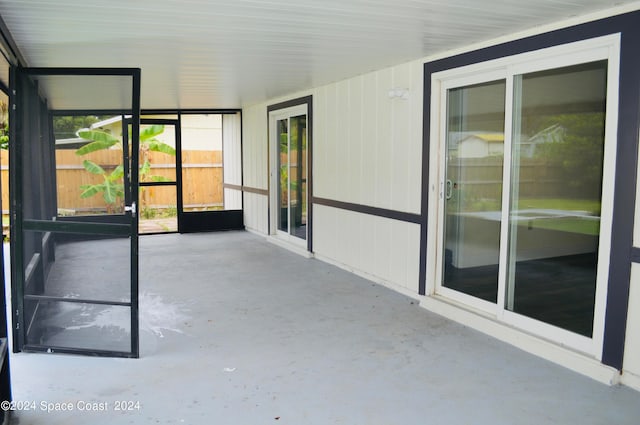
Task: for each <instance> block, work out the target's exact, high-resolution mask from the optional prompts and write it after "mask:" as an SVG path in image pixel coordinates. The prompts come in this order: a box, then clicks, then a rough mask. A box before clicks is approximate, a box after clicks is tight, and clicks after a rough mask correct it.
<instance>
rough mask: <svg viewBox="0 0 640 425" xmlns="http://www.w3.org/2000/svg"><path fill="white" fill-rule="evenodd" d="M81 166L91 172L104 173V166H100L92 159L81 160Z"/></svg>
mask: <svg viewBox="0 0 640 425" xmlns="http://www.w3.org/2000/svg"><path fill="white" fill-rule="evenodd" d="M82 166H83V167H84V169H85V170H87V171H88V172H90V173H91V174H104V173H105V171H104V168H102V167H101V166H99V165H98V164H96V163H95V162H93V161H89V160H88V159H85V160H84V161H82Z"/></svg>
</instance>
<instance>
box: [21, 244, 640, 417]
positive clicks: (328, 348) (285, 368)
mask: <svg viewBox="0 0 640 425" xmlns="http://www.w3.org/2000/svg"><path fill="white" fill-rule="evenodd" d="M140 255H141V277H142V278H141V285H140V286H141V287H140V291H141V293H142V298H141V354H142V358H141V359H138V360H127V359H105V358H90V357H79V356H66V355H47V354H25V353H20V354H16V355H13V356H12V358H11V361H12V375H13V391H14V399H15V400H16V401H22V402H24V401H28V402H31V403H35V405H34V404H31V405H29V406H28V407H35V409H33V410H29V411H21V412H17V414H15V415H14V419H13V421H12V423H13V424H20V425H39V424H47V425H55V424H65V425H69V424H89V423H90V424H96V425H100V424H110V425H111V424H203V425H204V424H212V423H216V424H231V425H234V424H250V425H259V424H292V425H311V424H318V425H320V424H322V425H326V424H346V425H360V424H362V425H375V424H381V425H393V424H399V425H400V424H402V425H411V424H430V425H437V424H447V425H451V424H493V425H497V424H509V425H512V424H535V425H540V424H581V425H585V424H634V425H636V424H638V423H640V393H638V392H635V391H632V390H630V389H628V388H625V387H608V386H606V385H603V384H600V383H597V382H595V381H593V380H590V379H588V378H585V377H583V376H580V375H578V374H575V373H573V372H571V371H568V370H566V369H564V368H561V367H559V366H556V365H554V364H551V363H549V362H546V361H544V360H541V359H539V358H536V357H534V356H531V355H529V354H526V353H524V352H522V351H519V350H517V349H515V348H513V347H511V346H508V345H505V344H504V343H501V342H499V341H497V340H494V339H492V338H490V337H488V336H486V335H483V334H480V333H478V332H475V331H473V330H470V329H468V328H465V327H463V326H461V325H458V324H456V323H453V322H451V321H449V320H446V319H444V318H442V317H439V316H436V315H435V314H432V313H430V312H428V311H426V310H424V309H422V308H420V307H419V306H418V305H417V303H416V302H415V301H413V300H411V299H409V298H407V297H405V296H402V295H400V294H398V293H395V292H393V291H390V290H388V289H386V288H383V287H381V286H379V285H376V284H373V283H371V282H369V281H367V280H365V279H361V278H359V277H356V276H354V275H352V274H350V273H347V272H345V271H343V270H340V269H337V268H335V267H332V266H329V265H327V264H324V263H322V262H320V261H317V260H313V259H311V260H310V259H305V258H302V257H300V256H297V255H295V254H293V253H290V252H288V251H286V250H283V249H281V248H279V247H277V246H275V245H273V244H270V243H268V242H266V241H265V240H264V239H263V238H260V237H257V236H255V235H252V234H249V233H246V232H225V233H216V234H197V235H177V234H172V235H155V236H147V237H143V238H141V250H140ZM83 402H95V403H103V404H101V405H96V407H98V408H99V407H104V408H106V411H102V412H85V411H80V408H82V407H83ZM122 402H129V404H128V405H127V404H126V403H125V404H123V403H122ZM47 403H52V404H51V405H48V404H47ZM53 403H71V408H72V411H70V412H69V411H67V412H65V411H59V410H60V407H61V406H56V405H53ZM136 403H139V404H136ZM117 405H119V407H125V408H128V407H130V408H132V410H128V411H116V410H115V408H116V407H117ZM47 406H51V407H52V409H54V411H52V412H49V413H47V412H46V410H43V409H44V408H46V407H47Z"/></svg>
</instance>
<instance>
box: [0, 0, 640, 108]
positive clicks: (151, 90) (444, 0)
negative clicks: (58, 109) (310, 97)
mask: <svg viewBox="0 0 640 425" xmlns="http://www.w3.org/2000/svg"><path fill="white" fill-rule="evenodd" d="M625 3H629V4H633V3H637V2H633V1H620V0H618V1H606V0H296V1H291V0H106V1H105V0H0V16H2V18H3V20H4V21H5V23H6V25H7V27H8V29H9V31H10V32H11V34H12V35H13V38H14V39H15V41H16V44H17V46H18V48H19V50H20V51H21V53H22V55H23V56H24V58H25V60H26V61H27V63H28V65H29V66H36V67H140V68H142V107H143V108H145V109H160V108H162V109H165V108H183V109H184V108H235V107H241V106H242V105H248V104H252V103H256V102H259V101H264V100H267V99H270V98H273V97H276V96H280V95H285V94H289V93H293V92H295V91H298V90H303V89H307V88H311V87H315V86H319V85H322V84H326V83H329V82H332V81H337V80H341V79H344V78H348V77H352V76H355V75H359V74H362V73H365V72H368V71H372V70H376V69H381V68H384V67H386V66H390V65H395V64H399V63H402V62H406V61H408V60H413V59H418V58H422V57H425V56H429V55H432V54H436V53H438V52H442V51H446V50H449V49H452V48H458V47H462V46H465V45H469V44H471V43H476V42H480V41H483V40H489V39H493V38H496V37H499V36H501V35H507V34H510V33H514V32H518V31H522V30H525V29H529V28H534V27H536V26H540V25H543V24H547V23H552V22H556V21H559V20H562V19H565V18H568V17H572V16H576V15H583V14H586V13H590V12H594V11H597V10H601V9H606V8H610V7H612V6H613V5H614V4H615V5H620V4H625Z"/></svg>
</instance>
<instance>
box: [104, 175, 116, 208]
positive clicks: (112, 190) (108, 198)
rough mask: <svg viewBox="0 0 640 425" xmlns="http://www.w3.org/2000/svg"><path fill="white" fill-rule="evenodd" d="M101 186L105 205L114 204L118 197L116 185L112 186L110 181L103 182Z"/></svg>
mask: <svg viewBox="0 0 640 425" xmlns="http://www.w3.org/2000/svg"><path fill="white" fill-rule="evenodd" d="M102 186H103V187H104V193H103V194H102V196H103V197H104V201H105V202H106V203H107V204H113V203H115V202H116V198H117V197H118V187H117V186H118V185H116V184H114V183H113V182H111V181H110V180H105V181H104V183H103V184H102Z"/></svg>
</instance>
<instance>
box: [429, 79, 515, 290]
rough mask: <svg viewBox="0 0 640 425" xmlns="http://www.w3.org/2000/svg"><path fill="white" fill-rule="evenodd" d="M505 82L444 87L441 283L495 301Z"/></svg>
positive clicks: (500, 203)
mask: <svg viewBox="0 0 640 425" xmlns="http://www.w3.org/2000/svg"><path fill="white" fill-rule="evenodd" d="M504 99H505V81H504V80H502V81H495V82H490V83H485V84H479V85H474V86H466V87H462V88H456V89H452V90H449V91H448V99H447V100H448V102H447V135H446V164H447V168H446V182H445V188H444V190H445V192H446V196H445V198H446V201H445V234H444V270H443V271H442V272H443V280H442V285H443V286H444V287H446V288H450V289H455V290H457V291H458V292H462V293H464V294H467V295H471V296H474V297H477V298H480V299H482V300H485V301H490V302H493V303H495V302H496V300H497V292H498V264H499V251H500V249H499V247H500V224H501V212H500V211H501V205H502V202H501V196H502V167H503V154H504V123H505V120H504V116H505V107H504Z"/></svg>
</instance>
